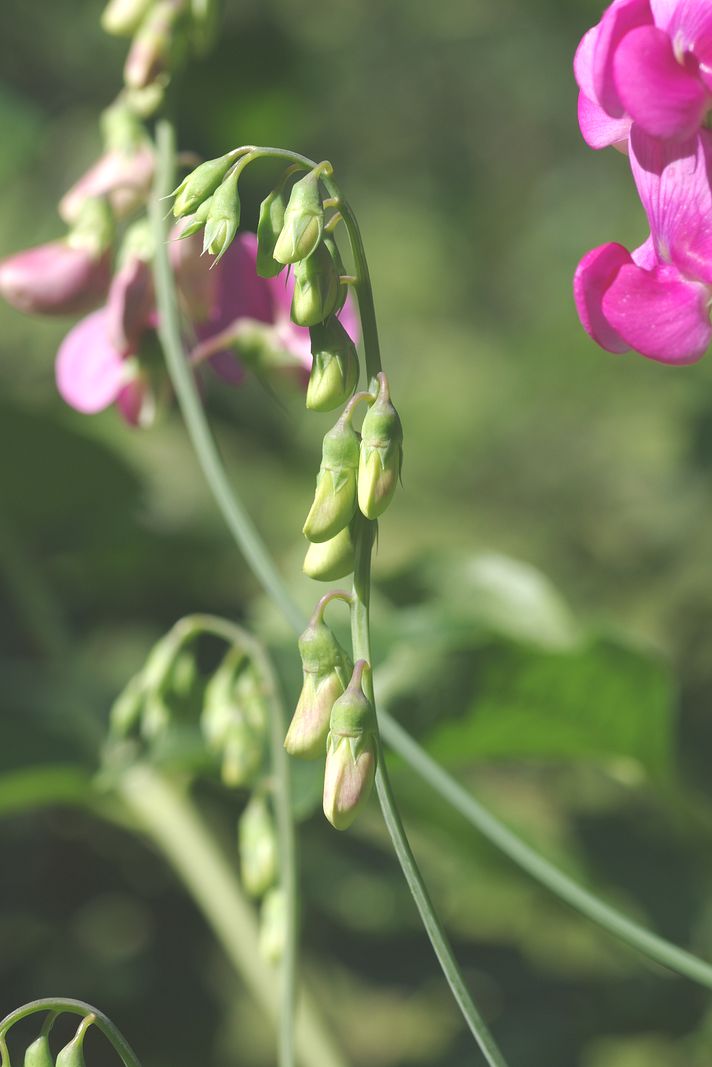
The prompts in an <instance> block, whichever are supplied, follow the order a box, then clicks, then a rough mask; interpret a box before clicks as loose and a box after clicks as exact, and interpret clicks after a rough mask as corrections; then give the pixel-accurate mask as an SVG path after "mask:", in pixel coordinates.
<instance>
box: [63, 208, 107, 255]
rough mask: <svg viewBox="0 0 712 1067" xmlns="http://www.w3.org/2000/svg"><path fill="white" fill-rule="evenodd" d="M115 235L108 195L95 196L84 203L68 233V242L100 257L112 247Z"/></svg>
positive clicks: (73, 246)
mask: <svg viewBox="0 0 712 1067" xmlns="http://www.w3.org/2000/svg"><path fill="white" fill-rule="evenodd" d="M115 236H116V224H115V222H114V214H113V212H112V210H111V205H110V204H109V201H108V200H107V199H106V197H103V196H95V197H89V198H88V199H87V200H85V201H84V203H83V204H82V206H81V208H80V210H79V215H78V216H77V220H76V222H75V223H74V225H73V226H72V228H71V230H70V231H69V233H68V234H67V244H68V245H70V246H71V247H72V248H84V249H86V250H87V251H88V252H90V253H91V254H92V255H94V256H97V257H98V256H100V255H101V254H102V253H103V252H105V251H106V250H107V248H110V247H111V245H112V244H113V242H114V237H115Z"/></svg>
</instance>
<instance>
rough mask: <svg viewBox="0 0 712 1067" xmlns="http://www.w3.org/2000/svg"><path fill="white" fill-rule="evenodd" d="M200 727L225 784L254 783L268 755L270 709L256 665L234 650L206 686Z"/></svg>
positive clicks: (237, 785)
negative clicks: (267, 716)
mask: <svg viewBox="0 0 712 1067" xmlns="http://www.w3.org/2000/svg"><path fill="white" fill-rule="evenodd" d="M200 726H201V729H202V731H203V736H204V737H205V740H206V743H207V745H208V747H209V748H210V749H211V750H212V751H213V752H215V754H216V755H218V756H219V757H221V760H222V766H221V774H222V779H223V782H224V783H225V785H227V786H230V787H233V788H237V787H239V786H248V785H250V784H251V783H252V782H253V781H254V779H255V776H256V775H257V774H258V773H259V770H260V768H261V766H262V760H263V757H264V737H265V726H266V709H265V704H264V697H263V696H262V694H261V692H260V687H259V683H258V680H257V678H256V676H255V672H254V668H253V667H252V665H251V664H250V662H249V661H248V660H247V659H246V658H245V657H244V656H243V654H242V652H241V651H240V650H239V649H231V650H230V651H229V652H228V653H227V655H226V656H225V658H224V660H223V661H222V663H221V664H220V666H219V667H218V669H217V671H216V672H215V674H214V675H213V677H212V678H211V679H210V682H209V683H208V685H207V686H206V689H205V696H204V700H203V710H202V714H201V717H200Z"/></svg>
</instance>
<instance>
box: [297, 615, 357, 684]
mask: <svg viewBox="0 0 712 1067" xmlns="http://www.w3.org/2000/svg"><path fill="white" fill-rule="evenodd" d="M298 647H299V655H300V656H301V660H302V668H303V669H304V671H305V672H306V673H309V674H315V675H318V676H320V677H323V676H325V675H327V674H329V673H330V672H331V671H333V670H336V669H338V668H342V667H343V666H344V664H348V672H347V679H346V680H345V681H344V688H346V681H347V680H348V677H350V676H351V671H352V669H353V668H352V665H351V661H350V658H349V655H348V653H347V652H346V650H345V649H344V648H343V646H342V645H341V644H340V642H339V641H338V639H337V637H336V635H335V634H334V631H333V630H332V629H331V627H330V626H328V625H327V624H326V623H325V622H324V621H323V620H322V619H321V618H320V617H317V618H312V620H311V621H310V623H309V625H308V626H307V628H306V630H304V632H303V633H302V634H301V636H300V637H299V641H298Z"/></svg>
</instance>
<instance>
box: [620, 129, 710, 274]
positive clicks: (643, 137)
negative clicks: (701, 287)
mask: <svg viewBox="0 0 712 1067" xmlns="http://www.w3.org/2000/svg"><path fill="white" fill-rule="evenodd" d="M630 161H631V168H632V170H633V177H634V178H635V183H636V185H637V187H638V193H639V195H640V199H641V200H642V202H643V207H644V208H645V211H646V213H647V216H648V220H649V222H650V230H651V233H652V235H653V239H654V241H655V247H656V250H657V254H658V259H659V260H660V261H661V262H663V263H674V264H675V266H676V267H677V268H678V269H679V270H680V271H681V272H682V273H683V274H684V275H686V276H687V277H689V278H693V279H695V280H697V281H703V282H708V283H712V189H711V188H710V174H711V173H712V132H710V131H709V130H700V132H699V134H698V135H697V136H696V137H695V138H694V139H693V140H691V141H686V142H684V143H683V144H677V143H675V142H662V141H659V140H657V139H656V138H653V137H649V136H648V135H647V134H645V133H644V132H643V131H642V130H641V129H639V128H638V127H637V126H634V127H633V131H632V133H631V139H630Z"/></svg>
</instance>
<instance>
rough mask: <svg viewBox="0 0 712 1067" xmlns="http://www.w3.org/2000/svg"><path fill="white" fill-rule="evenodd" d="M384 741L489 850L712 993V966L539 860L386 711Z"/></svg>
mask: <svg viewBox="0 0 712 1067" xmlns="http://www.w3.org/2000/svg"><path fill="white" fill-rule="evenodd" d="M379 721H380V725H381V732H382V734H383V737H384V740H385V741H387V743H388V744H389V745H390V747H391V748H392V749H393V750H394V751H395V752H397V753H398V755H399V756H401V757H402V758H403V759H404V760H405V761H406V762H407V763H408V765H409V766H410V767H411V768H412V770H414V771H415V772H416V773H417V774H419V775H420V777H421V778H422V779H423V780H424V781H426V782H427V783H428V784H429V785H430V786H431V787H432V788H433V789H434V790H435V791H436V792H437V793H439V794H440V796H441V797H443V799H444V800H447V801H448V803H450V804H451V805H452V806H453V807H454V808H455V809H456V810H457V811H459V812H460V814H461V815H463V816H464V817H465V818H466V819H467V821H468V822H469V823H471V824H472V826H474V827H476V828H477V829H478V830H479V831H480V833H481V834H483V835H484V836H485V837H486V838H487V839H488V840H489V841H491V842H492V844H493V845H494V846H495V847H496V848H498V849H499V850H500V852H504V854H505V855H507V856H509V858H510V859H511V860H513V861H514V862H515V863H516V864H518V865H519V866H520V867H521V868H522V869H523V870H525V871H526V872H527V873H528V874H530V875H531V876H532V877H533V878H535V879H536V880H537V881H538V882H540V883H541V884H542V885H544V886H546V887H547V889H550V890H551V891H552V892H553V893H555V894H556V895H557V896H558V897H560V898H561V900H565V901H566V903H567V904H570V905H571V906H572V907H573V908H575V909H576V910H577V911H579V912H580V913H581V914H582V915H585V916H587V918H589V919H591V920H592V921H593V922H595V923H598V925H599V926H602V927H603V928H604V929H605V930H608V932H609V933H611V934H613V935H614V936H615V937H619V938H620V939H621V940H622V941H625V942H627V944H629V945H631V946H632V947H633V948H635V949H638V951H639V952H642V953H644V955H646V956H649V957H650V959H653V960H655V961H656V962H657V963H661V964H662V965H663V966H664V967H669V968H670V969H671V970H673V971H677V972H678V973H679V974H684V975H685V976H686V977H687V978H691V979H692V980H693V981H694V982H699V983H700V984H701V985H704V986H707V987H708V988H709V989H712V966H710V965H709V964H708V963H705V962H704V960H701V959H699V958H698V957H697V956H693V955H692V953H690V952H686V951H685V950H684V949H681V948H678V947H677V945H672V944H670V942H669V941H666V940H665V939H664V938H662V937H658V935H657V934H654V933H652V932H651V931H650V930H646V929H645V927H644V926H640V925H639V924H638V923H636V922H634V921H633V920H632V919H628V918H626V916H625V915H621V913H620V912H619V911H616V909H615V908H612V907H611V906H610V905H609V904H606V903H605V902H604V901H602V900H600V899H599V898H598V897H596V896H594V894H593V893H590V892H589V891H588V890H587V889H584V888H583V886H580V885H578V883H577V882H575V881H574V880H573V878H570V877H569V876H568V875H567V874H564V872H563V871H560V870H559V869H558V868H557V867H555V866H554V864H553V863H550V862H549V861H548V860H546V859H544V857H543V856H540V855H539V853H538V852H536V851H535V850H534V849H533V848H531V846H529V845H527V844H526V843H525V842H524V841H522V840H521V838H519V837H517V835H516V834H514V833H512V831H511V830H510V829H508V827H506V826H505V825H504V823H502V822H500V820H499V819H498V818H496V816H494V815H493V814H492V813H491V812H490V811H488V810H487V808H485V807H484V805H483V804H481V803H480V801H479V800H477V799H476V798H475V797H473V796H472V794H471V793H468V792H467V790H465V789H463V787H462V786H461V785H460V784H459V783H458V782H456V781H455V779H454V778H452V777H451V776H450V775H449V774H448V773H447V772H446V771H444V770H443V769H442V767H441V766H440V765H439V764H438V763H436V762H435V760H433V759H431V757H430V756H429V755H428V754H427V752H425V751H424V750H423V749H422V748H421V747H420V745H418V744H416V742H415V741H414V740H413V738H412V737H411V736H410V735H409V734H408V733H407V732H406V731H405V730H404V729H403V727H402V726H400V725H399V724H398V723H397V722H396V721H395V719H393V718H391V716H390V715H388V714H387V713H386V712H385V711H383V710H381V711H380V713H379Z"/></svg>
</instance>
